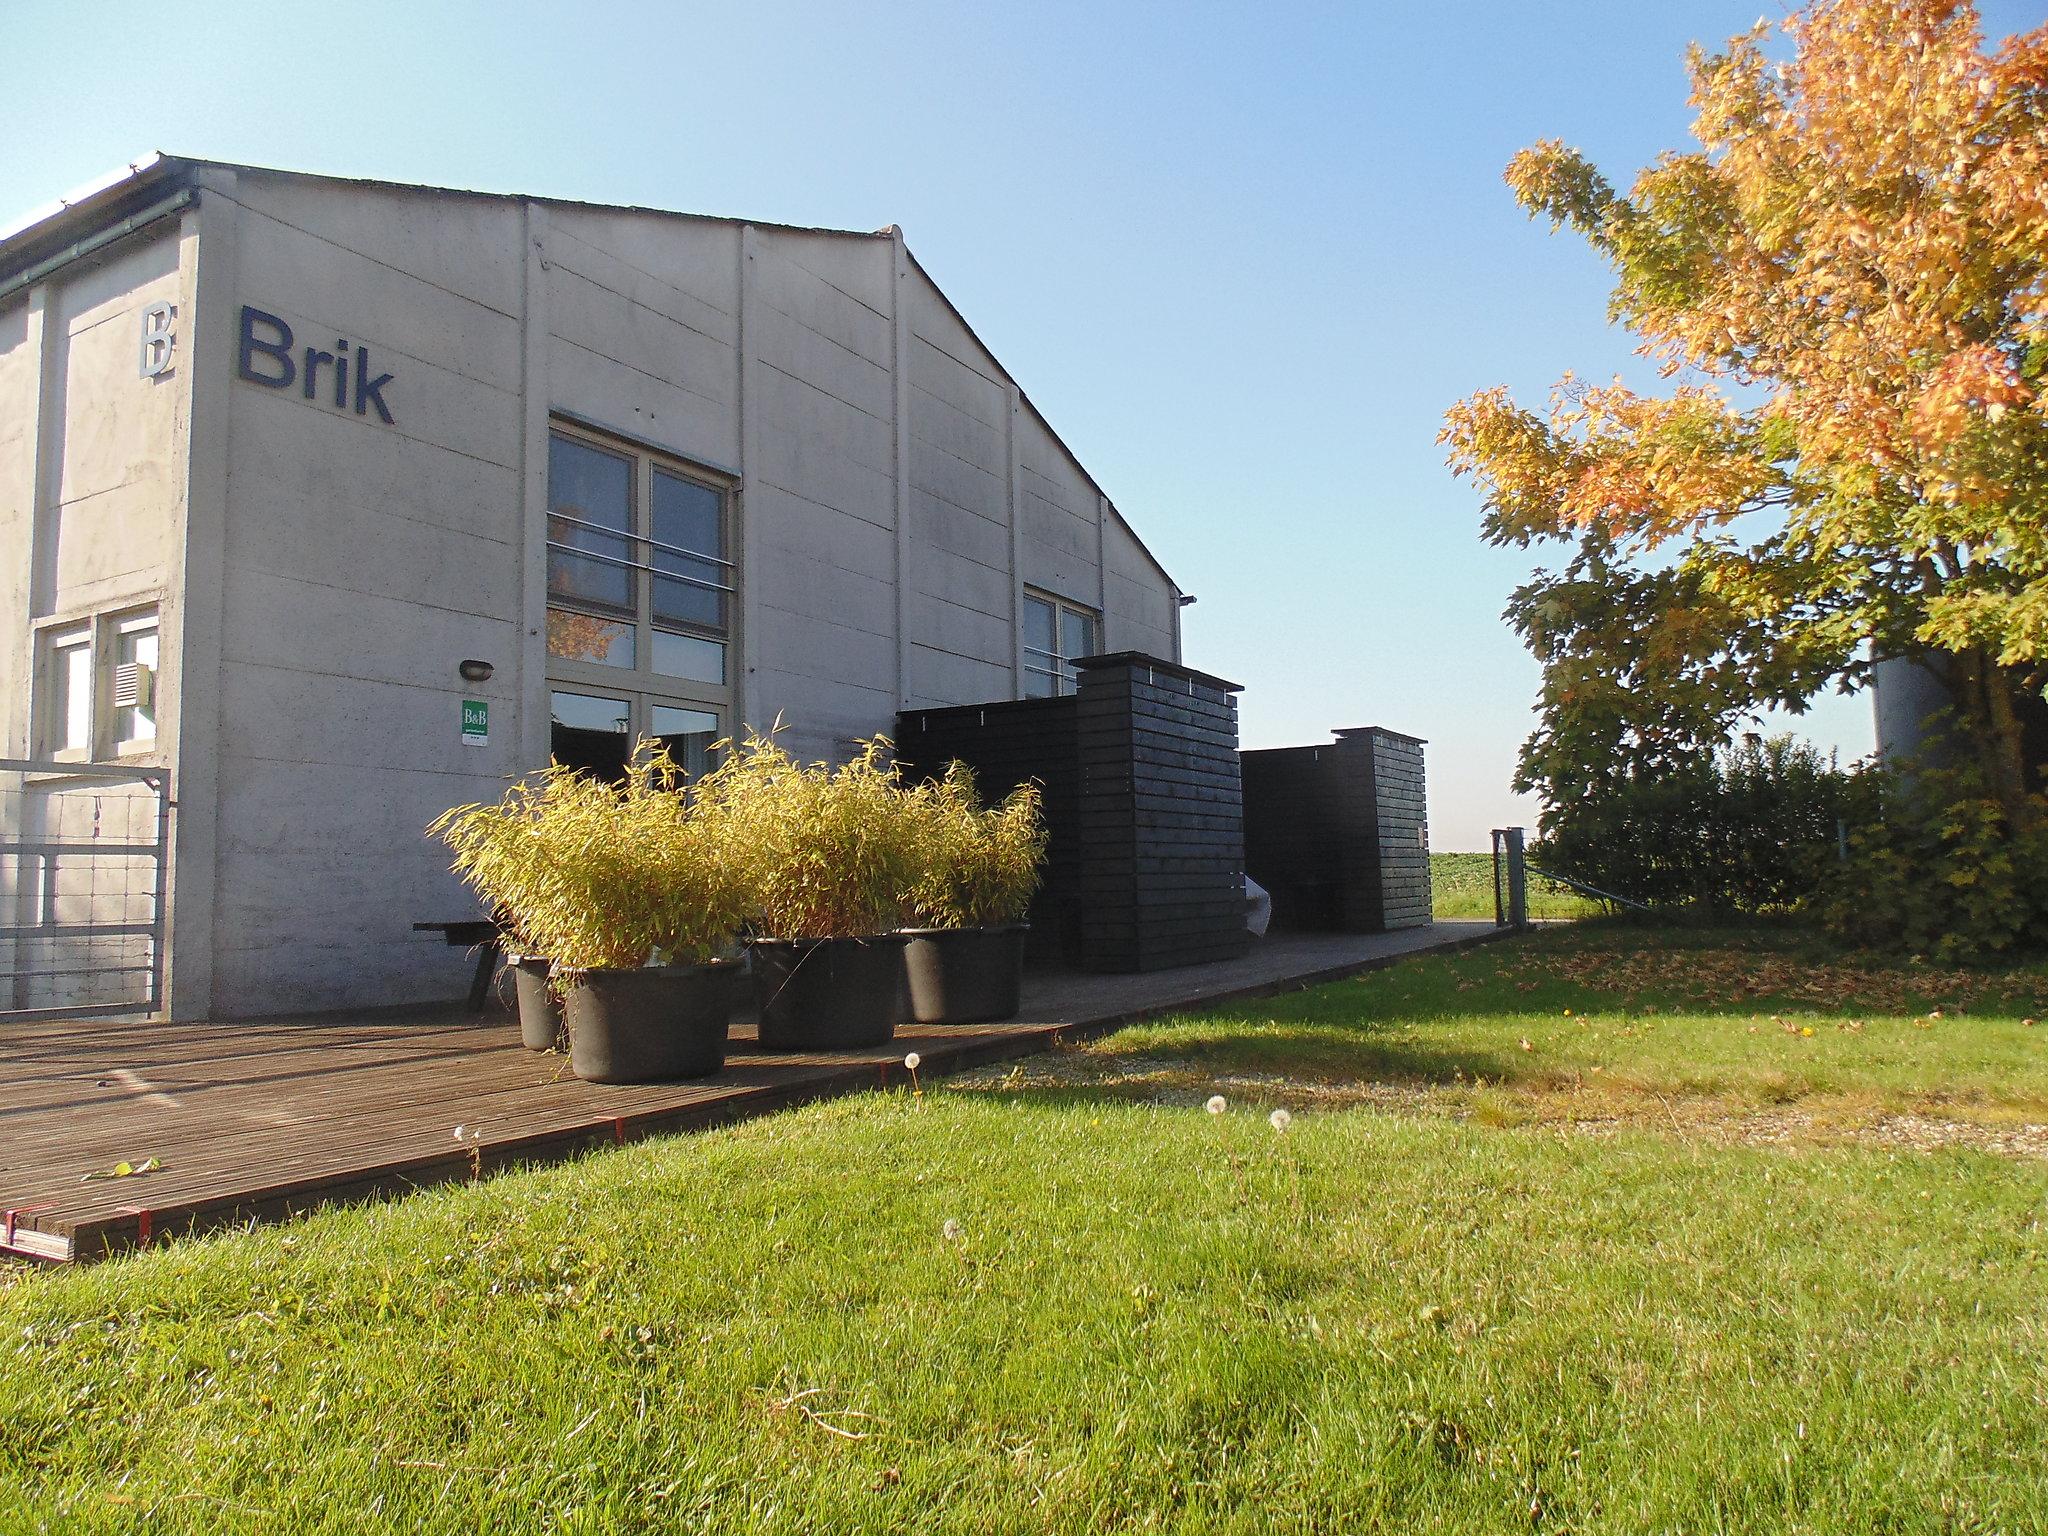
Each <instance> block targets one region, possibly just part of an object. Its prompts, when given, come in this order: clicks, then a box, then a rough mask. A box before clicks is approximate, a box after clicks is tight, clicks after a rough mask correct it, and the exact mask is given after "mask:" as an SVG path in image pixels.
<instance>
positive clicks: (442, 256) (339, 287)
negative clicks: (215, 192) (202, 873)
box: [174, 174, 530, 1015]
mask: <svg viewBox="0 0 2048 1536" xmlns="http://www.w3.org/2000/svg"><path fill="white" fill-rule="evenodd" d="M219 200H220V201H221V202H224V203H231V204H232V218H231V219H222V220H221V221H220V223H219V224H218V225H217V226H216V225H215V224H212V223H209V224H207V226H206V228H205V232H204V235H203V238H204V239H206V240H208V241H211V240H213V239H214V238H216V235H218V238H220V239H221V240H222V241H224V242H225V241H230V240H231V241H232V244H233V264H234V273H235V277H234V285H233V289H234V291H233V293H232V295H228V296H227V297H228V298H229V300H230V303H231V304H232V306H233V307H234V308H235V310H236V311H237V315H236V317H231V321H230V324H229V325H228V326H227V327H225V328H222V329H221V330H219V331H217V332H215V333H214V337H215V340H216V344H217V345H218V344H222V343H225V344H226V345H227V346H228V347H229V348H230V355H228V356H216V357H212V358H208V359H206V360H205V361H204V366H206V367H208V368H209V369H212V370H214V371H215V372H216V373H218V374H219V375H221V376H223V377H226V378H228V379H229V380H230V384H229V388H228V389H227V390H226V391H225V392H224V398H223V402H222V403H223V406H224V408H225V410H226V413H227V414H226V421H225V424H224V427H223V430H224V432H225V444H224V446H225V452H226V455H227V473H226V486H225V498H226V499H225V507H224V509H223V524H222V529H221V547H222V558H221V563H220V571H219V581H220V596H219V605H220V631H219V671H218V684H217V695H218V707H219V717H218V739H217V744H216V754H215V762H214V778H213V783H212V784H211V785H203V784H198V783H194V782H192V779H191V776H190V775H189V774H188V775H187V777H186V782H185V783H184V784H183V785H182V786H181V793H182V795H183V796H184V798H185V800H186V803H187V804H188V805H190V804H192V803H193V802H194V801H196V800H198V799H200V798H201V797H203V796H204V795H205V794H206V793H207V791H208V790H209V789H211V790H213V792H214V812H215V820H216V828H215V836H216V850H215V859H216V867H217V884H216V889H215V895H214V901H213V922H212V936H211V937H212V967H211V968H212V978H211V979H212V987H211V993H212V995H211V999H210V1008H211V1011H213V1012H215V1013H217V1014H221V1015H241V1014H250V1013H257V1012H267V1011H272V1010H285V1009H299V1008H318V1007H327V1006H339V1005H342V1004H352V1003H384V1002H397V1001H402V1000H405V999H408V998H411V997H416V996H421V995H425V996H446V995H451V994H454V993H457V992H459V991H460V990H461V984H462V979H463V974H464V966H463V962H462V957H461V955H460V954H459V953H457V952H454V951H450V950H448V949H447V948H446V947H445V946H443V945H442V944H441V943H440V941H439V939H438V938H437V937H436V936H433V935H421V934H415V933H413V932H412V930H411V925H412V924H413V923H414V922H415V921H433V920H440V919H455V918H463V917H468V916H470V915H472V914H473V911H474V905H475V904H474V901H473V899H472V898H471V897H470V896H469V895H468V894H467V893H466V892H464V891H463V890H462V889H461V888H460V887H459V886H458V885H457V883H456V882H455V880H454V879H453V877H452V876H450V875H449V874H448V873H447V870H446V860H445V858H444V857H443V856H442V854H441V852H440V851H439V850H438V849H436V848H435V847H433V846H432V845H431V844H429V843H428V842H427V841H426V839H425V838H424V837H423V836H422V829H423V828H424V827H425V826H426V824H427V822H428V821H429V820H430V819H431V818H432V817H433V816H435V815H436V814H438V813H439V812H440V811H442V810H444V809H446V808H447V807H448V806H450V805H455V804H459V803H462V802H464V801H468V800H475V799H485V798H494V797H495V796H496V795H497V794H498V793H499V791H500V790H501V788H502V786H503V783H504V782H505V780H506V779H508V778H509V777H512V776H514V775H516V774H518V773H519V772H521V771H523V770H524V769H525V768H526V767H528V766H530V765H529V764H528V763H527V762H525V761H524V760H523V758H522V755H521V751H520V747H519V733H518V729H517V724H518V722H517V719H516V715H517V711H518V708H519V706H520V704H521V703H522V702H523V701H522V700H521V699H520V698H519V697H518V695H517V694H516V693H515V692H513V691H512V689H513V688H514V687H515V686H516V684H517V681H518V669H517V668H516V667H514V666H509V665H504V663H505V662H508V661H510V660H511V659H512V658H514V657H516V656H517V654H518V652H519V650H520V633H519V631H520V629H521V628H522V620H523V618H524V617H525V615H524V612H523V609H524V596H523V594H524V585H523V581H522V572H523V567H524V563H525V561H526V560H527V559H528V558H529V552H528V550H527V548H526V541H525V539H524V537H523V528H522V519H521V498H520V475H521V468H522V463H523V454H522V446H523V434H524V418H523V414H522V395H521V388H520V379H521V346H520V341H521V315H520V307H521V284H522V279H523V224H522V221H521V218H520V213H519V210H518V209H517V207H516V206H513V205H510V204H506V203H501V202H493V201H486V200H480V199H479V200H470V199H450V200H447V201H445V202H438V203H436V204H435V205H434V206H433V209H432V216H431V217H423V216H422V215H423V212H424V211H425V210H424V209H423V207H422V204H421V202H420V200H419V199H418V198H417V197H415V196H412V195H409V194H403V193H395V192H381V191H378V190H375V189H369V188H362V189H349V190H346V191H340V190H336V189H333V188H330V187H327V186H323V185H320V184H317V183H306V182H302V181H299V180H297V179H295V178H290V177H274V176H262V175H246V174H245V175H243V176H241V177H239V178H238V179H237V182H236V184H235V185H234V186H233V188H232V189H231V190H229V191H225V192H223V193H221V194H219ZM212 212H213V209H212V208H210V207H209V208H208V209H206V210H205V213H206V214H208V215H210V214H211V213H212ZM244 304H248V305H254V306H256V307H257V308H259V309H262V310H264V311H267V312H269V313H271V314H274V315H276V316H278V317H280V318H281V319H283V320H284V321H286V322H287V323H288V324H289V325H290V326H291V327H292V330H293V333H294V340H295V344H297V345H298V346H301V347H303V346H304V345H308V344H310V345H314V346H318V347H322V348H333V346H334V344H335V342H336V341H337V339H346V340H347V341H348V342H349V344H350V347H351V348H362V347H367V348H368V351H369V356H370V362H371V367H372V370H373V372H374V373H383V372H389V373H391V374H392V375H393V379H392V383H391V384H390V385H389V386H388V387H387V389H386V390H385V392H384V394H385V398H386V400H387V401H388V404H389V408H390V410H391V413H392V415H393V417H394V421H393V423H391V424H386V423H384V422H383V421H382V420H381V419H379V417H378V416H377V415H376V413H375V412H374V411H373V410H365V412H364V413H363V414H360V415H359V414H357V413H356V412H355V410H354V409H353V408H352V404H351V406H350V407H348V408H341V409H337V408H336V407H335V406H334V405H333V404H332V402H331V396H330V395H329V394H328V393H327V392H326V390H325V388H324V387H323V388H322V389H320V390H318V391H316V394H315V397H314V398H312V399H308V398H306V397H305V395H304V393H303V391H302V389H300V388H297V387H294V388H291V389H268V388H264V387H262V386H260V385H257V384H253V383H250V382H247V381H245V380H242V379H239V378H237V377H235V363H236V359H235V357H234V356H233V355H232V348H233V347H234V345H235V343H236V342H237V341H238V339H239V332H238V329H237V326H236V324H235V319H236V318H238V313H239V307H240V306H241V305H244ZM326 378H327V376H326V375H325V374H323V376H322V378H321V381H320V382H321V383H322V385H323V386H324V384H325V383H326ZM352 398H353V397H352V395H351V400H352ZM465 657H478V658H484V659H491V660H493V661H495V662H497V663H499V664H500V671H499V673H498V675H497V676H495V677H494V678H493V679H492V680H491V681H490V682H488V683H484V684H480V685H479V684H469V683H465V682H463V681H462V680H461V678H460V677H459V675H458V674H457V671H456V667H457V664H458V663H459V662H460V661H461V660H462V659H463V658H465ZM465 697H480V698H484V699H486V700H488V701H489V702H490V703H491V705H492V707H493V719H492V722H491V724H492V732H491V741H490V745H489V746H488V747H485V748H482V749H478V748H473V747H467V746H464V745H463V744H462V743H461V741H460V739H459V717H460V708H461V701H462V699H464V698H465ZM499 711H502V724H501V717H500V715H499V713H498V712H499ZM185 895H186V892H185V891H184V890H183V889H182V888H180V889H179V890H178V891H177V892H176V893H175V896H174V900H176V901H182V900H183V899H184V897H185Z"/></svg>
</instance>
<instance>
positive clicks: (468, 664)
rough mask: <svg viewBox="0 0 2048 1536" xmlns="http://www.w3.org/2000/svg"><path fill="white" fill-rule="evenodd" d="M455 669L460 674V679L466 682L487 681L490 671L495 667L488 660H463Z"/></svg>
mask: <svg viewBox="0 0 2048 1536" xmlns="http://www.w3.org/2000/svg"><path fill="white" fill-rule="evenodd" d="M455 670H456V671H458V672H460V673H461V674H462V680H463V681H464V682H466V683H488V682H489V681H490V680H491V673H492V672H494V671H496V670H497V669H496V668H495V667H493V666H492V665H491V664H490V663H489V662H488V661H465V662H463V663H462V665H460V666H459V667H457V668H456V669H455Z"/></svg>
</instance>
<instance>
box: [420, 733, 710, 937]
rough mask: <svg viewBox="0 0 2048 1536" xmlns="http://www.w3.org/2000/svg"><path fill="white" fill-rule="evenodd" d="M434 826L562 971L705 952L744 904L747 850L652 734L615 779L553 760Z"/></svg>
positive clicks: (462, 869) (463, 866) (458, 863)
mask: <svg viewBox="0 0 2048 1536" xmlns="http://www.w3.org/2000/svg"><path fill="white" fill-rule="evenodd" d="M427 830H428V832H429V833H430V834H431V835H433V836H436V837H439V838H441V839H442V840H443V841H444V842H446V843H447V844H448V846H449V847H450V848H452V849H453V850H454V851H455V861H454V868H455V871H456V873H457V874H459V875H461V876H462V878H463V880H464V881H465V882H466V883H468V884H469V885H470V886H471V887H472V888H473V889H474V890H475V891H476V892H477V893H478V895H480V896H481V897H482V898H483V899H484V901H485V902H486V903H487V904H488V905H489V906H490V907H491V908H492V909H493V911H494V912H495V913H496V914H497V916H498V920H499V921H500V923H501V924H502V925H503V926H504V927H505V928H506V930H507V931H508V933H509V935H510V937H511V938H512V939H513V941H514V942H515V943H516V944H518V945H519V946H521V947H522V948H525V949H527V950H529V951H531V952H532V953H535V954H539V955H544V956H546V957H547V958H548V959H549V960H550V961H552V962H553V963H554V966H555V968H556V970H557V971H566V972H575V971H583V970H602V969H623V968H631V967H635V966H640V965H644V964H647V963H649V962H650V961H654V960H662V961H672V962H678V963H680V962H685V961H693V960H705V959H709V958H711V957H712V956H713V955H715V954H717V953H718V952H719V951H720V950H722V949H725V948H727V947H729V946H730V944H731V943H732V939H733V935H734V932H735V930H736V929H737V928H738V926H739V924H740V922H741V921H742V920H743V918H744V917H745V916H746V914H747V909H748V904H747V896H748V890H747V886H746V883H745V877H746V873H747V872H746V869H745V865H744V861H743V860H741V859H740V858H739V857H738V856H737V852H738V851H737V850H736V849H735V848H734V847H733V846H732V844H731V843H730V842H729V841H728V840H725V839H723V838H721V837H720V836H719V835H718V829H717V828H716V827H714V826H713V825H711V823H710V821H709V820H708V818H706V817H704V816H703V815H700V814H698V813H697V811H696V808H695V807H694V806H693V804H692V802H691V800H690V798H689V797H688V796H687V794H686V793H685V791H684V780H683V774H682V770H681V769H680V768H679V767H678V766H677V764H676V763H675V762H674V760H673V759H671V758H670V756H669V754H668V753H667V751H666V750H665V749H661V748H659V747H657V746H655V744H654V743H652V742H642V743H640V744H639V746H638V747H636V748H635V750H634V753H633V756H632V759H631V761H630V762H629V763H628V764H627V770H626V775H625V778H624V780H623V781H622V782H620V783H616V784H612V783H606V782H603V781H600V780H597V779H594V778H590V777H588V776H586V775H584V774H582V773H579V772H577V771H575V770H573V769H569V768H564V767H562V766H561V765H560V764H553V765H551V766H549V767H548V768H547V769H546V770H544V771H543V772H541V773H539V774H536V775H534V776H532V777H531V778H528V779H523V780H521V781H520V782H519V783H517V784H514V785H513V786H512V787H511V788H510V789H509V790H507V791H506V792H505V795H504V797H503V798H502V799H501V800H499V801H498V802H497V803H496V804H494V805H463V806H457V807H455V808H454V809H453V810H450V811H447V812H445V813H443V814H442V815H441V816H439V817H437V818H436V819H435V821H434V823H433V824H432V825H431V826H430V827H429V828H428V829H427Z"/></svg>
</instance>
